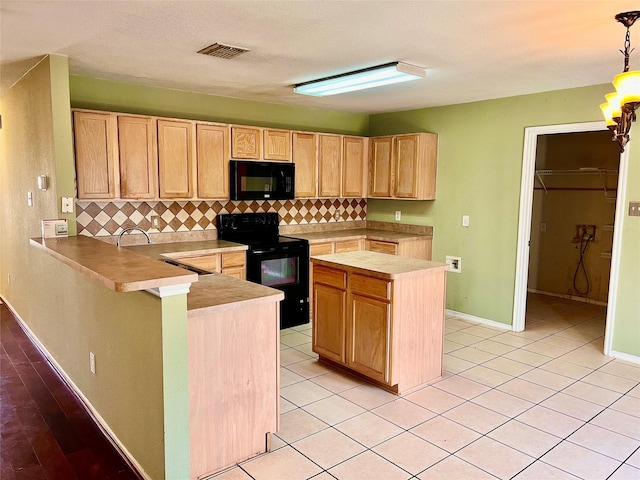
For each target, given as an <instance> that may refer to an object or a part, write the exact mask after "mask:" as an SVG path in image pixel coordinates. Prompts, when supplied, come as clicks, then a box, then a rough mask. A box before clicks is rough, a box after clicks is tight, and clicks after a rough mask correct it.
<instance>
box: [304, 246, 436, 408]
mask: <svg viewBox="0 0 640 480" xmlns="http://www.w3.org/2000/svg"><path fill="white" fill-rule="evenodd" d="M358 253H359V254H364V255H367V254H369V252H358ZM372 255H378V254H376V253H373V254H372ZM330 257H333V258H336V259H339V257H340V256H338V255H331V256H330ZM389 261H392V259H391V258H390V259H389ZM401 261H403V260H401ZM404 261H407V259H404ZM411 262H413V263H416V261H415V260H411ZM312 263H313V270H314V272H313V299H314V308H313V313H314V322H313V351H314V352H316V353H317V354H318V355H319V356H320V359H321V360H323V361H325V362H327V363H330V364H333V365H336V366H339V367H342V368H346V369H348V370H350V371H352V372H354V373H356V374H357V375H359V376H362V377H364V378H365V379H368V380H369V381H371V382H372V383H375V384H377V385H379V386H381V387H383V388H385V389H386V390H389V391H391V392H393V393H396V394H398V395H401V394H404V393H408V392H409V391H412V390H415V389H416V388H418V387H420V386H423V385H425V384H427V383H428V382H430V381H433V380H435V379H437V378H439V377H440V376H441V375H442V355H443V341H444V309H445V281H446V278H445V272H446V266H444V265H442V264H436V265H437V266H434V267H430V268H424V269H419V268H417V269H416V270H415V271H412V272H410V273H409V272H407V274H400V275H389V276H388V278H380V277H385V275H384V274H382V275H381V274H380V272H375V271H371V272H370V273H366V272H365V271H362V270H360V269H353V268H352V267H349V266H344V265H340V264H337V263H333V262H332V261H331V260H328V259H327V257H323V259H322V260H320V259H313V260H312ZM422 263H431V262H422Z"/></svg>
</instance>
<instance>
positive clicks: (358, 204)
mask: <svg viewBox="0 0 640 480" xmlns="http://www.w3.org/2000/svg"><path fill="white" fill-rule="evenodd" d="M256 212H277V213H278V214H280V224H281V225H306V224H313V223H329V222H351V221H359V220H366V219H367V200H366V199H364V198H340V199H330V200H328V199H300V200H256V201H251V202H244V201H222V202H216V201H211V202H205V201H186V202H173V201H168V202H126V201H119V202H117V201H114V202H91V201H77V202H76V220H77V225H78V234H79V235H86V236H90V237H104V236H109V235H117V234H119V233H120V232H121V231H122V229H124V228H127V227H133V226H138V227H140V228H142V229H144V230H151V217H154V216H157V217H160V222H159V223H160V225H159V228H158V229H157V230H156V229H153V230H152V231H154V232H155V231H157V232H161V233H172V232H190V231H204V230H215V229H216V215H218V214H219V213H256ZM336 214H337V218H336Z"/></svg>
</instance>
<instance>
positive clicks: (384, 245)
mask: <svg viewBox="0 0 640 480" xmlns="http://www.w3.org/2000/svg"><path fill="white" fill-rule="evenodd" d="M367 244H368V248H367V250H369V251H371V252H379V253H388V254H390V255H397V254H398V244H397V243H389V242H380V241H379V240H367Z"/></svg>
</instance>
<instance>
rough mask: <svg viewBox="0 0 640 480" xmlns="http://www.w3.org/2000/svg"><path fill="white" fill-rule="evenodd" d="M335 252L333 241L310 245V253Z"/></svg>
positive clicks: (326, 253)
mask: <svg viewBox="0 0 640 480" xmlns="http://www.w3.org/2000/svg"><path fill="white" fill-rule="evenodd" d="M329 253H333V242H330V243H315V244H313V245H309V255H328V254H329Z"/></svg>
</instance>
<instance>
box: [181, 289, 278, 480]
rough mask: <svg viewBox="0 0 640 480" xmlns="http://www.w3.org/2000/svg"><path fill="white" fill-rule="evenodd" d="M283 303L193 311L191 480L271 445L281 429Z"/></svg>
mask: <svg viewBox="0 0 640 480" xmlns="http://www.w3.org/2000/svg"><path fill="white" fill-rule="evenodd" d="M279 308H280V303H279V302H278V301H274V302H264V301H263V302H255V303H244V304H242V305H241V306H234V305H229V307H228V308H220V309H216V310H213V311H211V312H209V313H207V314H205V315H199V314H198V313H197V311H195V312H193V313H194V314H193V315H191V313H192V312H189V313H190V316H189V320H188V356H189V405H190V419H189V426H190V445H191V468H190V470H191V474H190V476H191V478H192V479H196V478H198V477H201V476H203V475H207V474H211V473H214V472H217V471H219V470H222V469H224V468H227V467H229V466H232V465H234V464H236V463H237V462H239V461H242V460H245V459H247V458H251V457H253V456H255V455H258V454H260V453H264V452H265V451H266V450H267V442H268V438H267V437H268V435H267V434H270V433H274V432H276V431H277V429H278V422H279V401H280V393H279V390H280V385H279V365H280V329H279V318H280V314H279Z"/></svg>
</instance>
